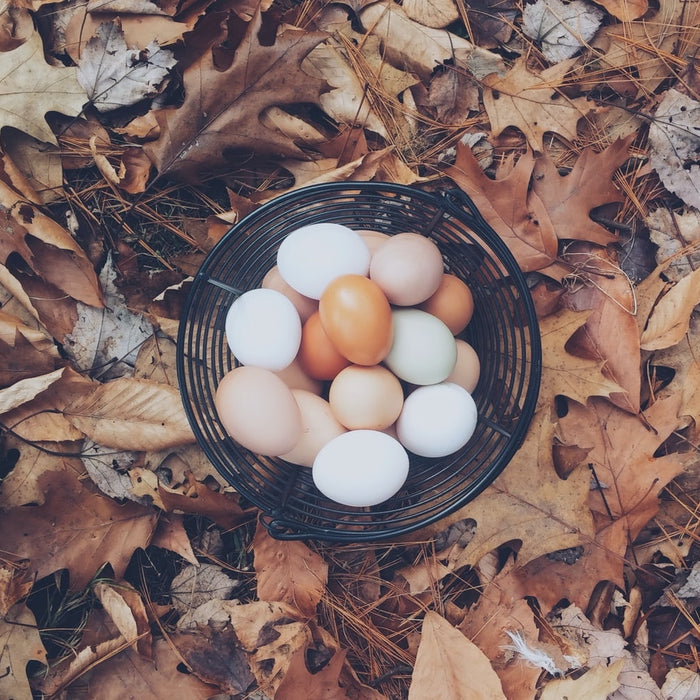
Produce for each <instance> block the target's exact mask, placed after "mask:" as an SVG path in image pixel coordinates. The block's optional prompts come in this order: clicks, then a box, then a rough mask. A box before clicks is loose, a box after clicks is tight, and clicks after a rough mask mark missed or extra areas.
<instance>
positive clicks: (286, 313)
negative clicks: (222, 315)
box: [226, 289, 301, 372]
mask: <svg viewBox="0 0 700 700" xmlns="http://www.w3.org/2000/svg"><path fill="white" fill-rule="evenodd" d="M226 340H227V342H228V346H229V348H230V349H231V352H232V353H233V354H234V356H235V357H236V359H237V360H238V361H239V362H240V363H241V364H244V365H252V366H255V367H262V368H263V369H269V370H271V371H272V372H278V371H280V370H282V369H284V368H285V367H287V366H289V365H290V364H291V363H292V361H293V360H294V358H295V357H296V354H297V351H298V350H299V344H300V342H301V319H300V318H299V313H298V312H297V310H296V308H295V307H294V304H292V302H291V301H290V300H289V299H288V298H287V297H286V296H285V295H284V294H282V293H281V292H277V291H275V290H274V289H251V290H250V291H248V292H245V293H244V294H241V296H239V297H238V298H237V299H236V300H235V301H234V302H233V304H231V307H230V308H229V310H228V313H227V314H226Z"/></svg>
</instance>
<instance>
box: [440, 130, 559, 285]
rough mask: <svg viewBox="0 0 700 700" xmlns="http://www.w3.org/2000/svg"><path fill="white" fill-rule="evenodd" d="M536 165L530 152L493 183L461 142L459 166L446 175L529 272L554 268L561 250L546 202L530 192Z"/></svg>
mask: <svg viewBox="0 0 700 700" xmlns="http://www.w3.org/2000/svg"><path fill="white" fill-rule="evenodd" d="M534 163H535V159H534V156H533V154H532V153H531V152H530V151H528V152H527V153H525V154H524V155H522V156H521V157H520V158H519V160H518V162H517V163H516V164H515V166H514V167H513V169H512V170H511V172H510V173H509V174H508V175H507V176H506V177H505V178H501V179H500V180H492V179H491V178H490V177H488V176H487V175H486V174H485V173H484V172H483V170H482V169H481V167H480V166H479V162H478V161H477V159H476V158H475V157H474V154H473V153H472V151H471V149H470V148H468V147H467V146H465V145H463V144H461V143H458V144H457V157H456V160H455V163H454V165H452V166H451V167H449V168H447V169H446V173H445V174H446V175H447V176H448V177H450V178H451V179H452V180H453V181H454V182H455V183H456V184H457V185H458V186H459V187H460V189H462V190H463V191H464V192H466V194H468V195H469V196H470V197H471V199H472V200H473V201H474V204H475V205H476V206H477V208H478V209H479V211H480V212H481V214H482V216H483V217H484V218H485V219H486V221H487V222H488V223H489V224H490V225H491V227H492V228H493V229H494V230H495V231H496V233H497V234H498V235H499V236H500V237H501V238H502V239H503V240H504V241H505V243H506V244H507V245H508V247H509V248H510V251H511V253H513V255H514V256H515V259H516V260H517V261H518V263H519V265H520V267H521V268H522V269H523V271H525V272H530V271H533V270H542V269H544V268H546V267H548V266H550V265H552V263H554V262H555V260H556V257H557V247H558V242H557V237H556V233H555V231H554V227H553V226H552V223H551V221H550V219H549V216H548V214H547V210H546V209H545V206H544V203H543V202H542V200H541V199H540V197H539V196H538V195H537V194H536V193H535V192H533V191H532V190H530V177H531V175H532V169H533V167H534Z"/></svg>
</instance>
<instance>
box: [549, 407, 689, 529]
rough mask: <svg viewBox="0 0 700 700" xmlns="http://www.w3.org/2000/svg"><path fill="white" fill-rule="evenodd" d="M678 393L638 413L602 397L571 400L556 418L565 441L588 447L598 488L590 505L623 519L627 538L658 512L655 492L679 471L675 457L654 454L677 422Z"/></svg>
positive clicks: (680, 462) (602, 513)
mask: <svg viewBox="0 0 700 700" xmlns="http://www.w3.org/2000/svg"><path fill="white" fill-rule="evenodd" d="M679 406H680V396H678V395H675V396H670V397H668V398H665V399H662V400H659V401H657V402H656V403H654V404H653V405H652V406H651V407H650V408H648V409H647V410H646V411H644V415H643V417H644V420H642V417H641V416H637V415H632V414H630V413H628V412H626V411H623V410H621V409H619V408H617V407H616V406H614V405H612V404H611V403H610V402H608V401H606V400H604V399H598V398H592V399H590V401H589V402H588V405H587V406H581V405H579V404H573V403H570V404H569V406H568V413H567V415H566V416H564V417H563V418H561V419H560V420H559V430H558V432H559V437H560V439H561V441H562V443H563V444H565V445H577V446H579V447H582V448H585V449H587V450H589V452H588V455H587V456H586V460H587V462H589V463H590V464H592V465H593V469H594V470H595V475H596V478H597V480H598V483H600V485H601V487H600V488H597V489H596V490H594V491H591V494H590V500H589V503H590V507H591V509H592V510H593V512H594V513H597V514H599V515H600V516H601V517H603V518H606V517H607V518H612V519H616V520H617V519H623V520H624V521H625V523H626V527H627V531H628V533H629V537H630V540H634V539H635V537H636V536H637V535H638V534H639V532H640V531H641V529H642V528H643V527H644V526H645V525H646V524H647V523H648V522H649V520H650V519H651V518H652V517H653V516H654V515H655V514H656V512H657V510H658V506H659V504H658V496H659V493H660V492H661V490H662V489H663V488H664V486H665V485H666V484H668V483H669V482H670V481H671V479H673V478H674V477H675V476H677V475H678V474H680V473H681V472H682V470H683V461H682V459H681V457H680V456H679V455H676V454H667V455H663V456H660V457H656V456H654V455H655V454H656V451H657V449H658V448H659V446H660V445H661V444H663V442H664V441H665V440H666V439H667V438H668V436H669V435H670V434H671V433H672V432H673V431H674V430H675V429H676V427H677V425H678V409H679Z"/></svg>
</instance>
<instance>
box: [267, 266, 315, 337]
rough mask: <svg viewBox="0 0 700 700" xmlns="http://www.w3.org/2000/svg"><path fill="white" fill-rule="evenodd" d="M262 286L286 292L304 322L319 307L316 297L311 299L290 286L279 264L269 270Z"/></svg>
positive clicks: (285, 294)
mask: <svg viewBox="0 0 700 700" xmlns="http://www.w3.org/2000/svg"><path fill="white" fill-rule="evenodd" d="M260 286H261V287H262V288H263V289H274V290H275V291H276V292H281V293H282V294H284V296H286V297H287V299H289V301H291V302H292V304H294V307H295V308H296V310H297V311H298V312H299V318H300V319H301V322H302V323H303V322H304V321H306V319H307V318H309V316H311V314H312V313H313V312H314V311H316V310H317V309H318V301H317V300H316V299H311V298H309V297H305V296H304V295H303V294H299V292H297V290H296V289H294V288H293V287H290V286H289V285H288V284H287V283H286V282H285V281H284V280H283V279H282V275H280V272H279V268H278V267H277V265H274V266H273V267H271V268H270V269H269V270H268V272H267V274H266V275H265V277H263V281H262V284H261V285H260Z"/></svg>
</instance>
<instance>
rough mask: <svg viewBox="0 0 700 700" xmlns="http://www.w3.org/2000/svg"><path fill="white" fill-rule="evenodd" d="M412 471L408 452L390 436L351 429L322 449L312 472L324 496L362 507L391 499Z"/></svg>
mask: <svg viewBox="0 0 700 700" xmlns="http://www.w3.org/2000/svg"><path fill="white" fill-rule="evenodd" d="M408 469H409V459H408V453H407V452H406V450H405V449H404V448H403V447H402V446H401V444H400V443H399V442H398V441H397V440H395V439H394V438H392V437H391V436H390V435H387V434H386V433H382V432H379V431H377V430H350V431H348V432H347V433H343V434H342V435H339V436H338V437H336V438H334V439H333V440H331V441H330V442H329V443H327V444H326V445H325V446H324V447H322V448H321V450H320V451H319V453H318V455H316V459H315V460H314V464H313V467H312V472H311V473H312V476H313V481H314V484H315V485H316V487H317V488H318V490H319V491H320V492H321V493H322V494H324V495H325V496H327V497H328V498H330V499H331V500H333V501H336V502H337V503H342V504H343V505H347V506H356V507H360V508H361V507H366V506H373V505H377V504H378V503H383V502H384V501H386V500H387V499H388V498H391V496H393V495H394V494H395V493H396V492H397V491H399V490H400V489H401V487H402V486H403V484H404V483H405V481H406V478H407V476H408Z"/></svg>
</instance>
